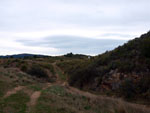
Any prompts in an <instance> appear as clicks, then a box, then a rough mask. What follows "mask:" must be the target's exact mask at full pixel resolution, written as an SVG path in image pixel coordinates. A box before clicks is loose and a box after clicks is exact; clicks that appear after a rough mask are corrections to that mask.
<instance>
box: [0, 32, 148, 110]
mask: <svg viewBox="0 0 150 113" xmlns="http://www.w3.org/2000/svg"><path fill="white" fill-rule="evenodd" d="M149 74H150V32H148V33H147V34H144V35H142V36H141V37H139V38H136V39H134V40H131V41H129V42H128V43H126V44H124V45H123V46H120V47H117V48H116V49H114V50H112V51H109V52H105V53H104V54H101V55H98V56H95V57H91V56H86V55H81V54H73V53H68V54H66V55H64V56H56V57H50V56H46V57H45V56H44V57H43V56H42V57H37V56H36V57H35V56H33V55H32V56H30V57H21V58H20V57H19V58H18V57H17V58H16V57H6V58H0V113H10V112H12V113H150V108H149V106H150V101H149V100H150V85H149V84H150V76H149Z"/></svg>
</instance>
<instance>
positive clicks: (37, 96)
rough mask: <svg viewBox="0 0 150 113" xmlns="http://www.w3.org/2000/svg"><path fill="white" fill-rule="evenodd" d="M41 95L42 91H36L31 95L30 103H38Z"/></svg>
mask: <svg viewBox="0 0 150 113" xmlns="http://www.w3.org/2000/svg"><path fill="white" fill-rule="evenodd" d="M40 95H41V92H40V91H35V92H34V93H33V94H32V95H31V97H30V102H29V105H30V106H34V105H35V104H36V102H37V100H38V98H39V97H40Z"/></svg>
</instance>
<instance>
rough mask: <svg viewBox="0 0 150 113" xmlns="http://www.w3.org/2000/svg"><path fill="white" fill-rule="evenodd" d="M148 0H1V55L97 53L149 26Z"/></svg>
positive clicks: (143, 31)
mask: <svg viewBox="0 0 150 113" xmlns="http://www.w3.org/2000/svg"><path fill="white" fill-rule="evenodd" d="M149 7H150V0H0V55H10V54H19V53H33V54H44V55H52V56H55V55H63V54H66V53H69V52H73V53H75V54H77V53H78V54H87V55H98V54H101V53H103V52H105V51H109V50H112V49H114V48H116V47H117V46H119V45H123V44H124V43H126V42H128V41H129V40H131V39H134V38H136V37H139V36H140V35H141V34H143V33H146V32H147V31H149V30H150V10H149Z"/></svg>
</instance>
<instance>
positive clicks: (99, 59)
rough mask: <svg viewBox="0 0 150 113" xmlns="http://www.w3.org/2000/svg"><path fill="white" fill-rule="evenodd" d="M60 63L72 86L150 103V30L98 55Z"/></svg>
mask: <svg viewBox="0 0 150 113" xmlns="http://www.w3.org/2000/svg"><path fill="white" fill-rule="evenodd" d="M57 65H58V66H59V67H61V68H62V70H64V72H65V73H66V74H67V75H68V81H69V84H70V85H71V86H74V87H77V88H80V89H83V90H88V91H92V92H95V93H100V94H107V95H110V96H111V95H115V96H117V97H118V96H119V97H124V98H125V99H128V100H130V101H137V102H138V103H144V104H150V103H149V100H150V85H149V84H150V32H148V33H146V34H143V35H142V36H140V37H139V38H135V39H134V40H130V41H129V42H127V43H125V44H124V45H123V46H119V47H117V48H116V49H114V50H112V51H109V52H105V53H104V54H101V55H98V56H96V57H91V58H90V59H86V60H72V61H64V62H60V63H58V64H57ZM143 101H144V102H143Z"/></svg>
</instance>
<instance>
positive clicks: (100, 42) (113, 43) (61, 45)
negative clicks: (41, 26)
mask: <svg viewBox="0 0 150 113" xmlns="http://www.w3.org/2000/svg"><path fill="white" fill-rule="evenodd" d="M17 42H20V43H22V44H24V45H25V46H39V47H40V46H41V47H53V48H57V49H59V50H60V53H61V54H65V53H68V52H73V53H81V54H100V53H102V52H105V51H106V50H111V49H113V48H115V47H117V46H118V45H122V44H123V43H125V42H126V41H125V40H110V39H109V40H107V39H91V38H86V37H77V36H51V37H46V38H44V39H43V40H41V41H32V40H17Z"/></svg>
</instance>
